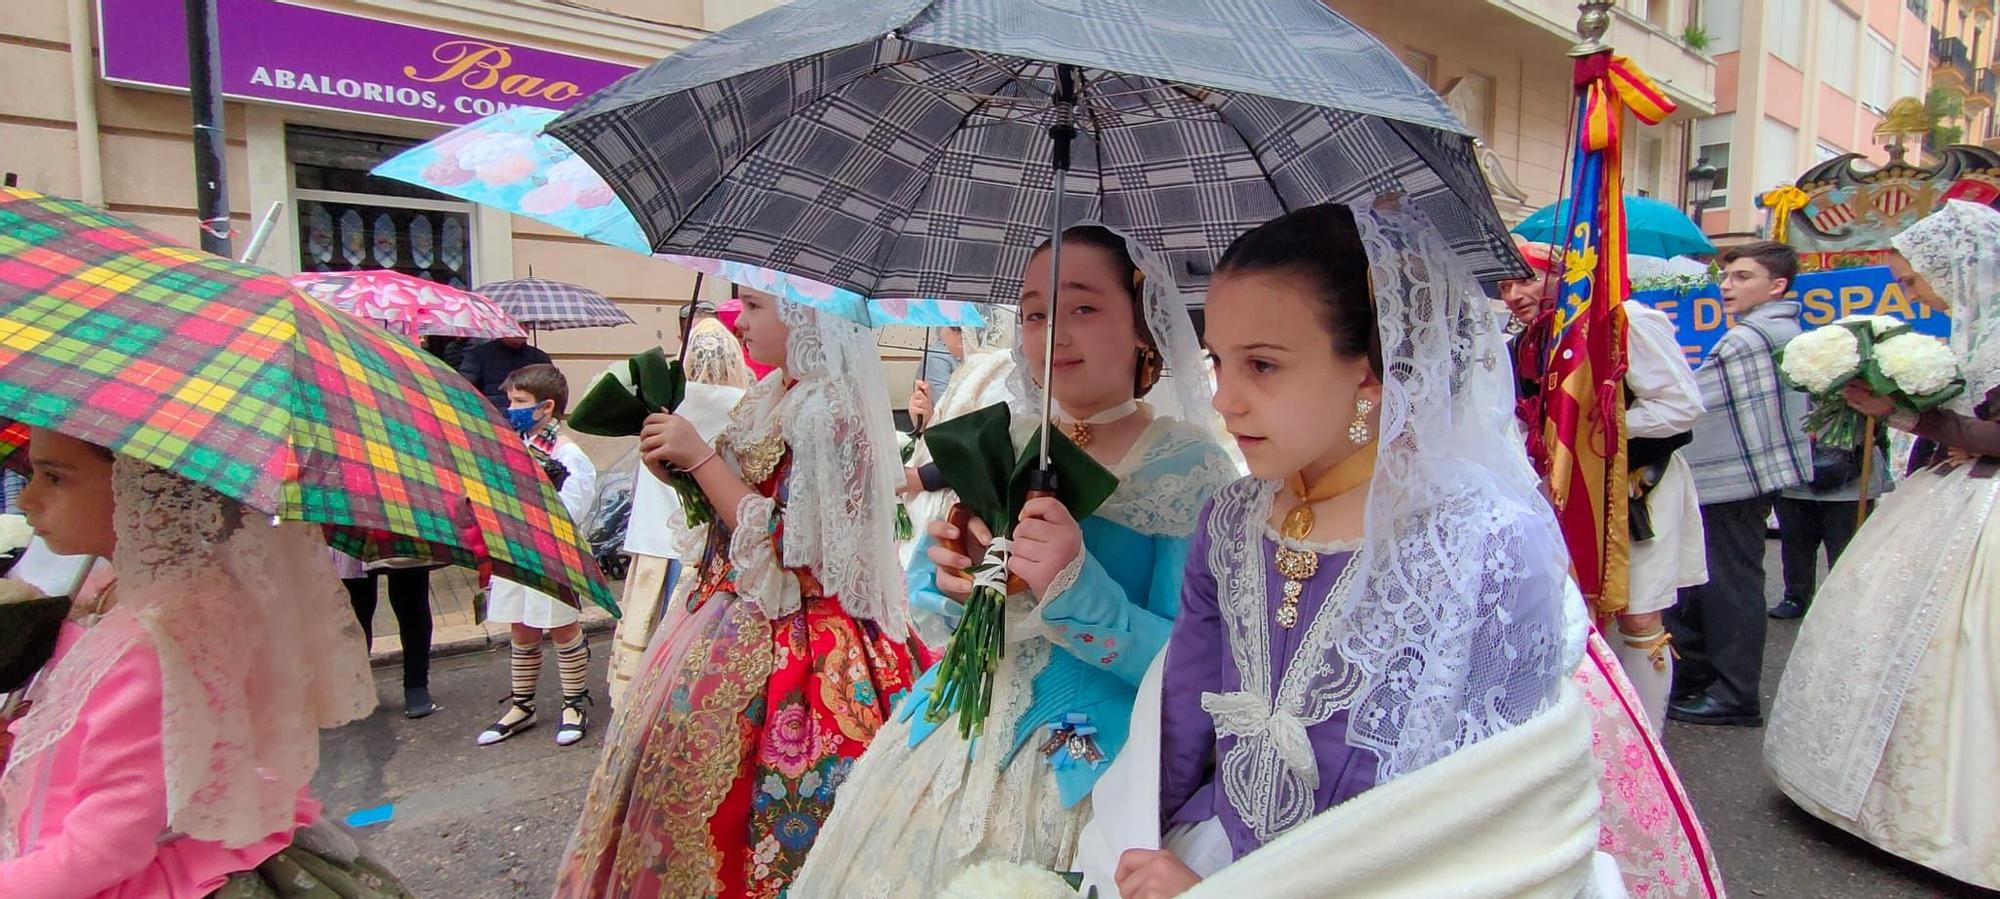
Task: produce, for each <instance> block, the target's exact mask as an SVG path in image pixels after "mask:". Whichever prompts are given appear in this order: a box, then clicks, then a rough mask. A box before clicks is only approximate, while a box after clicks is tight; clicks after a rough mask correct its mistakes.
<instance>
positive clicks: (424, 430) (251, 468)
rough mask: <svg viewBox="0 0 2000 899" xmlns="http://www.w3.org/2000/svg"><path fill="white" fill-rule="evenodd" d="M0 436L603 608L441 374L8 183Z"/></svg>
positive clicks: (375, 555)
mask: <svg viewBox="0 0 2000 899" xmlns="http://www.w3.org/2000/svg"><path fill="white" fill-rule="evenodd" d="M0 423H4V425H5V427H4V428H0V460H4V459H8V458H9V457H12V456H14V455H16V454H17V453H18V451H19V450H21V449H22V447H23V446H24V445H25V443H26V431H27V427H28V426H33V427H43V428H51V429H54V430H57V431H60V432H62V433H64V434H68V435H70V436H73V437H76V438H77V439H80V440H86V441H89V442H91V443H95V444H97V445H99V446H103V447H106V448H107V449H110V450H112V451H114V452H117V453H122V454H124V455H128V456H132V457H134V458H137V459H139V460H141V461H144V462H147V463H149V464H152V465H155V466H158V467H161V468H164V469H167V470H169V471H172V472H174V473H176V474H179V475H181V476H182V477H186V478H188V479H190V480H195V481H199V482H200V483H203V484H206V485H208V486H210V487H212V488H214V489H215V490H217V491H218V492H221V493H222V494H224V495H226V496H229V497H231V498H233V499H236V500H238V501H240V502H242V503H244V504H245V505H246V506H249V507H251V508H254V509H257V510H259V511H262V512H266V513H269V514H272V515H276V516H279V517H281V518H287V519H293V520H299V521H311V522H317V523H319V524H322V525H325V526H326V530H327V536H328V541H329V542H330V543H332V544H333V545H334V546H335V547H336V548H338V549H341V550H343V551H346V552H347V553H349V554H351V555H355V556H358V557H360V558H363V559H382V558H395V557H412V558H418V559H425V560H431V561H437V562H445V563H453V564H459V565H466V566H471V567H484V566H487V565H490V566H491V570H492V571H493V572H494V573H496V574H499V575H502V576H505V577H507V578H510V579H512V580H515V581H519V582H521V583H524V584H528V585H531V586H535V587H537V588H539V589H542V590H545V591H547V592H549V593H552V594H554V595H556V596H559V597H562V598H564V599H565V600H567V601H569V602H571V603H577V602H580V601H581V600H583V599H585V598H588V599H591V600H594V601H596V602H598V603H599V604H601V605H604V606H605V607H606V608H614V607H615V606H614V605H613V603H612V601H611V595H610V591H609V590H608V589H607V588H606V586H605V584H604V581H603V579H602V577H601V576H600V575H599V573H598V570H597V565H596V563H595V562H594V561H592V560H591V555H590V551H589V549H588V547H587V546H586V545H585V543H584V542H583V539H582V536H581V535H580V534H579V532H578V531H577V528H576V526H575V525H574V524H573V523H572V522H571V521H570V519H569V515H568V513H566V512H565V511H564V510H563V505H562V501H561V499H560V498H558V496H557V495H556V492H555V489H554V488H553V487H551V486H550V485H549V482H548V479H547V478H545V477H544V476H543V475H542V473H541V470H540V467H539V466H538V465H536V464H535V462H534V460H533V459H531V458H530V457H529V455H528V451H527V449H526V448H525V447H524V446H523V445H522V443H521V440H520V438H519V437H518V436H516V435H515V434H514V433H513V432H512V430H511V429H509V428H508V427H507V426H506V424H505V423H504V422H502V421H501V419H500V418H499V414H498V413H497V412H495V411H494V410H493V408H492V406H491V405H489V404H488V403H487V402H486V399H485V398H484V397H482V396H480V395H479V394H478V393H476V392H474V391H473V390H472V388H471V386H470V385H468V384H466V383H465V381H464V380H463V379H462V378H460V377H459V376H458V375H457V373H455V372H453V371H452V370H451V369H449V368H447V367H446V366H445V365H444V364H443V363H442V362H439V361H438V360H437V359H436V358H434V357H432V356H431V355H430V354H428V353H425V352H423V351H422V350H419V349H417V348H416V347H415V346H413V345H411V344H409V343H408V342H406V341H403V340H400V339H397V338H396V337H394V336H391V335H390V334H388V333H387V332H385V331H383V330H382V329H380V328H375V327H372V326H370V325H367V324H365V323H363V322H361V321H360V320H358V319H356V318H354V317H352V316H349V315H346V314H343V313H340V312H337V311H334V310H332V309H328V308H326V307H325V306H323V305H321V304H319V303H317V302H314V301H312V300H309V299H307V298H306V297H304V296H302V295H301V294H300V293H299V292H298V291H297V290H295V289H293V288H292V287H291V285H290V284H288V283H286V281H285V279H284V278H281V277H279V276H277V275H274V274H271V273H269V272H266V271H264V270H262V269H258V268H254V267H251V266H247V265H239V264H237V263H234V262H231V261H229V260H227V259H221V258H218V257H215V256H210V255H208V254H205V253H201V252H197V251H195V250H191V249H187V248H185V247H181V246H176V245H174V244H173V243H172V242H171V241H169V240H167V239H166V238H164V237H161V236H159V235H157V234H153V233H151V232H149V231H144V230H142V229H139V228H137V227H135V226H133V225H130V224H128V223H126V222H124V221H122V220H120V219H118V218H115V217H113V216H110V215H107V214H105V213H102V212H99V211H97V210H95V209H92V208H90V207H88V206H84V205H82V204H80V203H75V202H71V201H68V200H59V199H54V198H51V197H44V196H42V195H40V194H35V193H31V192H28V191H21V190H13V189H4V190H0Z"/></svg>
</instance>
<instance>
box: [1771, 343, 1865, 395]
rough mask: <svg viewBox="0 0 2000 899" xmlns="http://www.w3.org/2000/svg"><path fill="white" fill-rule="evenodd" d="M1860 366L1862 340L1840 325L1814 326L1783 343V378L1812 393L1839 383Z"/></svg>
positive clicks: (1831, 387) (1826, 389) (1825, 389)
mask: <svg viewBox="0 0 2000 899" xmlns="http://www.w3.org/2000/svg"><path fill="white" fill-rule="evenodd" d="M1860 367H1861V341H1860V340H1859V339H1858V338H1856V337H1855V336H1854V332H1853V331H1850V330H1848V329H1846V328H1841V327H1831V326H1829V327H1824V328H1815V329H1813V330H1811V331H1807V332H1805V333H1804V334H1800V335H1799V336H1797V337H1794V338H1792V340H1791V342H1790V343H1787V344H1785V360H1784V370H1785V377H1787V378H1790V379H1791V380H1792V383H1794V384H1797V385H1799V386H1801V387H1804V388H1805V389H1806V390H1807V391H1809V392H1811V393H1814V394H1823V393H1826V392H1827V391H1830V390H1832V389H1833V388H1835V387H1838V386H1840V384H1841V383H1842V380H1843V379H1845V378H1846V377H1847V376H1849V375H1852V374H1853V373H1854V372H1855V370H1856V369H1858V368H1860Z"/></svg>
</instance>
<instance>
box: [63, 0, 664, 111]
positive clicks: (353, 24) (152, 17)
mask: <svg viewBox="0 0 2000 899" xmlns="http://www.w3.org/2000/svg"><path fill="white" fill-rule="evenodd" d="M97 21H98V29H99V31H98V46H99V47H100V48H101V50H102V54H103V74H104V79H105V80H106V81H117V82H124V83H127V84H135V85H142V86H147V87H160V88H170V89H174V90H186V89H187V86H188V61H187V25H186V21H187V20H186V18H185V13H184V12H183V7H182V0H98V18H97ZM216 21H217V22H218V23H220V29H221V32H222V36H221V42H220V46H221V51H220V52H221V54H222V92H223V94H224V95H226V96H228V97H231V98H234V99H239V100H263V101H268V102H273V103H283V104H287V105H291V106H304V107H309V108H314V109H336V110H341V111H344V112H359V113H366V114H369V115H382V116H393V117H395V118H399V119H416V120H418V121H425V122H439V123H443V124H446V125H462V124H465V123H467V122H470V121H473V120H474V119H479V118H482V117H485V116H487V115H490V114H492V113H495V112H498V111H500V110H502V109H505V108H507V107H509V106H540V107H545V108H551V109H565V108H568V107H569V106H570V105H571V104H574V103H575V102H576V101H577V100H580V99H582V98H583V97H586V96H588V95H590V94H592V93H594V92H596V91H597V90H599V89H601V88H603V87H605V86H607V85H609V84H611V83H612V82H613V81H617V80H618V79H620V78H623V77H625V76H626V75H628V74H630V73H631V72H632V71H633V69H632V67H631V66H624V65H619V64H617V63H611V62H605V61H603V60H597V59H588V58H585V57H581V56H570V55H568V54H564V53H555V52H551V51H548V50H537V49H534V48H531V47H522V46H518V45H514V44H503V43H500V42H498V41H491V40H486V39H484V38H475V37H467V36H465V35H462V34H452V33H450V32H445V31H435V30H432V29H429V28H418V27H415V26H412V25H400V24H396V23H393V22H380V21H376V20H374V19H368V18H363V17H361V16H352V15H347V14H345V13H337V12H328V11H326V10H322V9H313V8H311V7H306V6H295V5H292V4H289V3H280V2H276V0H216Z"/></svg>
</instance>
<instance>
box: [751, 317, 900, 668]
mask: <svg viewBox="0 0 2000 899" xmlns="http://www.w3.org/2000/svg"><path fill="white" fill-rule="evenodd" d="M777 303H778V314H779V316H780V317H781V318H782V319H783V320H784V322H785V325H786V327H787V328H789V329H790V331H791V334H790V337H789V338H788V339H787V340H786V343H785V359H786V366H787V367H786V368H785V369H783V370H779V371H774V372H771V373H770V374H768V375H766V376H764V378H763V380H761V381H758V382H757V383H756V384H755V385H753V386H751V388H750V390H749V392H748V393H746V394H745V395H744V397H743V401H742V402H741V403H739V404H738V405H737V407H736V411H735V413H734V414H733V416H732V420H731V423H730V426H729V428H728V431H727V432H725V436H726V437H727V438H728V440H729V442H730V443H731V444H733V445H734V446H737V447H746V446H749V445H751V444H753V443H755V442H757V441H758V440H759V439H762V438H764V437H767V436H769V435H770V434H772V433H773V432H774V431H778V432H781V433H782V434H783V435H784V441H785V445H786V446H788V447H790V449H791V452H792V467H791V476H790V481H789V483H788V485H787V491H786V495H785V505H784V507H783V511H782V513H780V511H779V507H778V504H777V503H776V502H775V501H773V500H771V499H767V498H765V497H763V496H760V495H758V494H756V493H755V492H753V493H751V494H750V495H749V496H746V497H744V499H743V502H742V504H741V505H739V506H738V509H737V522H736V530H735V532H734V533H732V534H731V536H730V557H731V560H732V561H733V562H734V563H735V565H736V568H737V572H738V581H737V591H738V594H739V595H740V596H742V597H743V598H745V599H747V600H749V601H751V602H754V603H756V604H757V606H758V608H759V609H760V610H762V612H763V613H764V616H765V617H767V618H782V617H784V616H786V615H790V614H792V613H794V612H796V611H798V609H799V608H800V604H801V600H800V595H799V583H798V578H796V577H795V576H793V575H792V574H791V573H790V572H788V571H786V570H785V569H786V568H787V567H790V568H805V569H808V570H810V571H811V572H812V573H813V576H814V577H816V578H818V580H819V582H820V585H821V586H822V587H823V588H824V589H825V590H826V592H827V593H828V594H831V595H834V596H837V597H839V598H840V605H841V608H843V609H845V610H847V613H848V614H849V615H852V616H854V617H856V618H866V619H870V620H873V621H875V622H876V623H877V624H879V625H880V626H881V627H882V630H883V631H884V632H885V633H888V634H890V635H892V636H895V637H898V638H900V637H901V636H902V635H903V634H905V633H906V632H907V631H908V630H909V604H908V603H907V602H906V601H904V595H905V594H904V590H903V569H902V566H901V565H898V564H897V563H896V543H895V540H896V495H895V485H896V484H898V483H900V482H901V478H902V463H901V461H900V458H899V457H898V455H897V451H896V439H895V429H894V427H893V425H892V424H891V422H890V418H889V388H888V386H887V380H886V379H885V377H884V375H883V372H882V361H881V357H880V356H879V355H878V354H877V351H876V345H875V335H874V333H873V332H871V331H869V330H868V329H867V328H864V327H862V326H860V325H858V324H855V323H853V322H850V321H847V320H846V319H843V318H840V317H839V316H836V315H833V314H831V313H824V312H821V311H819V310H817V309H814V308H813V307H811V306H806V305H803V304H799V303H794V302H791V301H790V300H784V299H780V300H777ZM787 380H795V381H796V383H795V384H793V385H792V387H791V388H790V389H789V390H788V389H786V388H785V382H786V381H787ZM730 456H731V458H730V461H731V463H732V464H735V465H737V467H738V470H739V471H740V470H741V464H740V462H739V461H738V460H737V459H736V458H735V454H734V453H731V454H730ZM779 514H782V515H783V518H784V545H783V547H782V550H783V552H782V555H781V554H780V553H779V552H778V550H779V547H777V546H775V545H774V544H773V542H772V540H771V528H772V518H773V516H775V515H779Z"/></svg>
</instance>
